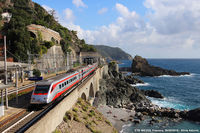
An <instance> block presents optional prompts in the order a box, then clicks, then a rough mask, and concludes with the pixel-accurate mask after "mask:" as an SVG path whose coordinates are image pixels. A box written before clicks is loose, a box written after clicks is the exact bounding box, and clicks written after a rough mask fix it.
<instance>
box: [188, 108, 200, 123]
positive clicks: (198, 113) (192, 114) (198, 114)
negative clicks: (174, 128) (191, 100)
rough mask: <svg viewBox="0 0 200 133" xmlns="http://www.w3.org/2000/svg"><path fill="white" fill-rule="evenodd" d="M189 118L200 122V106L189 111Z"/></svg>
mask: <svg viewBox="0 0 200 133" xmlns="http://www.w3.org/2000/svg"><path fill="white" fill-rule="evenodd" d="M187 119H188V120H192V121H198V122H200V108H197V109H193V110H190V111H188V113H187Z"/></svg>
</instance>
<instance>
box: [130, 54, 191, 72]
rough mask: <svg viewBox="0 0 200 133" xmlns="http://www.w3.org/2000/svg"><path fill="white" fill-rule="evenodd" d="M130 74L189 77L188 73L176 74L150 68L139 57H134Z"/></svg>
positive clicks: (150, 66)
mask: <svg viewBox="0 0 200 133" xmlns="http://www.w3.org/2000/svg"><path fill="white" fill-rule="evenodd" d="M132 72H133V73H137V74H138V75H140V76H161V75H171V76H180V75H189V74H190V73H188V72H176V71H174V70H167V69H163V68H160V67H156V66H152V65H150V64H149V63H148V61H147V60H146V59H144V58H142V57H141V56H135V58H134V59H133V62H132Z"/></svg>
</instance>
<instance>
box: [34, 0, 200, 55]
mask: <svg viewBox="0 0 200 133" xmlns="http://www.w3.org/2000/svg"><path fill="white" fill-rule="evenodd" d="M33 1H34V2H36V3H38V4H40V5H42V6H43V7H44V8H45V9H46V10H51V9H54V10H55V11H56V16H57V18H58V21H59V23H60V24H61V25H63V26H65V27H67V28H69V29H70V30H76V31H78V37H79V38H80V39H84V40H85V41H86V43H88V44H94V45H108V46H112V47H120V48H121V49H123V50H124V51H126V52H128V53H129V54H131V55H132V56H135V55H140V56H143V57H146V58H200V0H33Z"/></svg>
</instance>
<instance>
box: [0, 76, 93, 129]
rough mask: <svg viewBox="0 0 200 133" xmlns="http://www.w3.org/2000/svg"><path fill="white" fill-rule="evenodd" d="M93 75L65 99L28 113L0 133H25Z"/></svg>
mask: <svg viewBox="0 0 200 133" xmlns="http://www.w3.org/2000/svg"><path fill="white" fill-rule="evenodd" d="M92 75H94V74H92ZM92 75H90V76H88V77H87V78H85V79H84V80H83V81H82V82H80V83H79V84H77V85H76V86H74V87H73V88H72V89H71V91H69V92H68V93H66V94H65V95H64V96H63V97H61V99H59V100H57V101H55V102H53V103H51V104H48V105H46V106H44V107H43V109H40V110H36V111H30V112H27V113H26V114H25V115H24V116H23V117H22V118H20V119H19V120H17V121H15V122H13V123H12V124H10V125H9V126H7V127H6V129H3V130H2V131H1V130H0V132H2V133H14V132H16V133H24V132H25V131H26V130H27V129H28V128H29V127H31V126H32V125H33V124H34V123H36V122H37V121H38V120H39V119H41V118H42V117H43V116H44V115H45V114H46V113H48V112H49V111H50V110H51V109H52V108H53V107H55V106H56V105H57V104H58V103H60V102H62V100H63V99H64V98H65V97H66V96H67V95H69V94H70V92H72V91H74V90H75V89H76V88H77V87H78V86H80V85H82V84H83V83H84V82H85V81H87V80H88V79H90V78H91V77H92Z"/></svg>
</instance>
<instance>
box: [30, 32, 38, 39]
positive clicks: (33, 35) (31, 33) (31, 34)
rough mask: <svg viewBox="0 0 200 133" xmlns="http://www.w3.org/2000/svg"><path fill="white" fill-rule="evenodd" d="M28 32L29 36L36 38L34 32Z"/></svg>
mask: <svg viewBox="0 0 200 133" xmlns="http://www.w3.org/2000/svg"><path fill="white" fill-rule="evenodd" d="M29 33H30V36H31V37H32V38H37V35H36V34H35V33H34V32H32V31H29Z"/></svg>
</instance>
